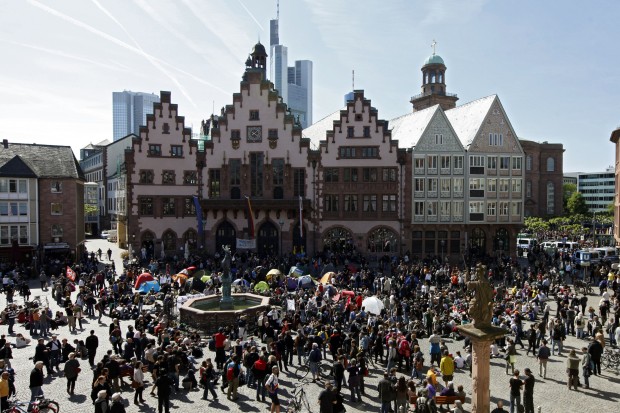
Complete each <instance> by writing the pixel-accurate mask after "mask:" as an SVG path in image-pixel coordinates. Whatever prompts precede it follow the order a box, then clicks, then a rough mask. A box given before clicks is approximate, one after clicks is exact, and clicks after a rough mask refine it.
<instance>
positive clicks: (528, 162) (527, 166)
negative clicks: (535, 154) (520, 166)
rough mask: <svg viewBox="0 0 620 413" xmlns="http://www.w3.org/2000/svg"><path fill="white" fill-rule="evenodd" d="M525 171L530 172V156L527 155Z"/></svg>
mask: <svg viewBox="0 0 620 413" xmlns="http://www.w3.org/2000/svg"><path fill="white" fill-rule="evenodd" d="M525 169H526V170H528V171H531V170H532V155H527V156H526V157H525Z"/></svg>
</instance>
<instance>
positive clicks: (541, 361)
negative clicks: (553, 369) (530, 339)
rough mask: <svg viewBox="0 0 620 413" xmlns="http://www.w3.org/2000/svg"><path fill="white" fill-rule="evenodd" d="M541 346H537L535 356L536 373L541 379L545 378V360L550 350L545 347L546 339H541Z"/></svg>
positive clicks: (547, 359) (547, 358) (549, 354)
mask: <svg viewBox="0 0 620 413" xmlns="http://www.w3.org/2000/svg"><path fill="white" fill-rule="evenodd" d="M541 343H542V344H541V346H540V347H539V348H538V353H536V358H537V359H538V367H539V370H538V375H539V376H540V377H542V378H543V379H546V378H547V362H548V361H549V357H550V356H551V350H550V349H549V347H547V340H545V339H543V340H542V342H541Z"/></svg>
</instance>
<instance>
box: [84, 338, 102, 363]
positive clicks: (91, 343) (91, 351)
mask: <svg viewBox="0 0 620 413" xmlns="http://www.w3.org/2000/svg"><path fill="white" fill-rule="evenodd" d="M84 345H85V346H86V349H87V350H88V362H89V363H90V365H91V366H94V365H95V356H96V354H97V347H99V338H98V337H97V336H96V335H95V330H90V336H88V337H86V341H85V342H84Z"/></svg>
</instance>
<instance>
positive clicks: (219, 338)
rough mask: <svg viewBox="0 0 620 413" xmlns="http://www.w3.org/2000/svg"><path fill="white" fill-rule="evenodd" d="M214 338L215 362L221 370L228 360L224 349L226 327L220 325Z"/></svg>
mask: <svg viewBox="0 0 620 413" xmlns="http://www.w3.org/2000/svg"><path fill="white" fill-rule="evenodd" d="M213 339H214V340H215V364H216V365H217V368H218V370H221V369H222V368H224V363H225V362H226V352H225V351H224V341H226V335H225V334H224V329H223V328H221V327H220V328H219V330H218V331H217V333H215V335H214V336H213Z"/></svg>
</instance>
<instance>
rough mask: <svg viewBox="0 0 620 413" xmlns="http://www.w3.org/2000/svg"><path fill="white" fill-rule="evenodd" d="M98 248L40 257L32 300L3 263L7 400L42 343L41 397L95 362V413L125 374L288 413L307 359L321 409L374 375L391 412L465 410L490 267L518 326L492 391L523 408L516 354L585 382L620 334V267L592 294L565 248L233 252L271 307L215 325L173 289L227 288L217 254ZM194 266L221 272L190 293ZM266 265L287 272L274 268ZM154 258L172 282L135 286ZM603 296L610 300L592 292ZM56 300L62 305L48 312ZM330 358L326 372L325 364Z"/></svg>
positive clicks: (108, 402)
mask: <svg viewBox="0 0 620 413" xmlns="http://www.w3.org/2000/svg"><path fill="white" fill-rule="evenodd" d="M106 255H107V254H106ZM110 258H111V257H110V256H108V261H110ZM100 259H101V255H100V254H94V253H90V254H89V253H85V254H84V256H82V257H81V260H80V262H79V263H68V264H70V265H69V266H70V267H71V272H68V271H67V270H66V267H65V266H64V265H63V266H56V267H55V268H53V267H48V268H44V269H43V270H42V271H41V272H40V273H39V274H38V276H37V277H38V282H40V286H41V289H40V293H39V297H38V298H37V299H36V300H34V299H33V300H31V294H30V288H32V282H36V281H34V280H28V279H24V277H23V276H22V275H20V273H19V271H17V270H14V271H9V270H7V271H5V272H4V274H3V289H4V293H5V296H6V303H7V304H6V307H5V308H4V310H3V311H2V313H1V315H0V317H1V319H2V323H3V324H6V325H7V326H8V336H5V335H3V336H2V338H1V339H0V363H1V364H0V371H2V376H1V377H0V401H1V403H2V406H1V407H0V409H1V410H5V409H6V408H7V407H8V400H9V397H10V396H11V395H12V394H14V392H15V389H14V385H13V384H12V383H14V370H13V369H14V368H16V366H11V359H12V352H13V351H29V349H28V348H29V347H30V348H32V347H34V349H33V350H30V351H32V361H33V363H34V368H33V369H32V371H31V373H30V382H29V387H30V390H31V401H34V400H35V399H36V398H37V397H38V396H42V395H44V394H45V388H46V386H47V384H46V381H45V375H47V376H48V377H56V378H57V377H59V376H60V375H62V377H64V379H65V380H66V390H67V394H68V395H69V400H71V399H72V398H73V397H74V396H75V391H76V390H75V384H76V382H77V381H78V380H80V378H81V377H82V376H87V377H86V379H87V380H89V381H91V382H92V386H90V388H91V391H90V399H91V401H92V402H93V405H94V407H95V412H96V413H107V412H108V410H111V411H112V412H113V413H120V412H123V411H124V409H125V407H124V404H123V400H122V397H121V391H122V390H123V389H124V390H127V389H128V388H131V389H133V395H134V397H133V399H134V400H133V402H134V403H135V404H136V405H141V404H143V403H148V401H147V400H148V399H145V397H144V394H145V393H147V394H150V395H156V396H157V404H158V411H159V413H161V412H162V411H165V412H166V413H168V412H169V409H170V399H171V397H173V395H174V394H177V393H182V392H184V391H193V390H198V389H199V388H202V389H203V394H202V397H203V398H204V399H205V400H208V399H209V396H211V402H212V403H219V398H218V387H220V389H221V390H222V391H224V392H225V394H226V396H227V398H228V399H229V400H230V401H233V402H234V401H236V400H237V399H238V397H239V393H238V392H239V389H240V387H242V386H247V387H248V388H251V389H252V392H254V389H255V398H256V401H257V402H265V400H266V396H269V400H270V405H271V406H270V409H271V412H272V413H273V412H278V413H279V411H280V399H279V392H280V389H281V386H280V380H287V379H289V378H290V379H291V380H296V379H295V376H294V374H293V373H294V372H295V371H296V367H299V366H301V365H305V364H306V363H307V365H308V368H309V370H310V376H309V377H311V380H312V382H315V383H318V384H319V385H321V386H323V390H322V391H321V392H320V394H319V397H318V400H314V401H311V403H313V404H315V403H316V404H317V405H318V406H319V408H320V412H321V413H342V412H343V411H344V410H345V404H347V405H351V406H353V407H356V406H358V405H359V404H360V403H364V402H370V403H372V402H371V400H370V399H369V397H368V393H367V392H368V390H369V387H368V381H369V377H372V376H375V377H377V379H378V385H377V387H376V389H373V390H377V391H378V395H379V401H380V410H381V413H390V412H398V413H401V412H406V411H408V410H413V411H415V412H418V413H423V412H436V411H438V401H441V402H446V401H447V403H449V404H450V406H451V408H452V411H453V412H455V413H459V412H463V411H465V409H466V406H465V404H466V403H465V401H466V398H467V395H466V393H465V391H464V386H463V384H461V383H459V380H461V381H462V380H468V379H469V377H470V375H471V369H472V353H471V351H472V350H471V343H470V341H469V339H468V338H467V337H464V336H462V335H461V334H460V333H459V330H458V328H457V327H458V326H460V325H465V324H469V323H471V322H472V319H471V316H470V311H469V310H470V308H469V306H470V302H471V293H470V292H469V291H468V288H467V286H468V283H469V282H470V281H471V280H475V279H476V277H480V276H481V275H480V274H482V273H484V277H488V279H489V280H490V282H491V283H492V284H493V285H494V287H495V289H494V294H493V297H492V302H493V310H492V324H493V325H495V326H497V327H500V328H503V329H505V330H506V336H504V337H501V338H499V339H497V340H496V341H495V342H494V343H493V344H492V345H491V346H490V348H489V353H490V356H491V358H496V359H499V360H502V361H503V363H502V364H503V366H504V367H505V373H506V375H507V376H508V377H509V378H508V387H509V392H507V394H506V395H496V397H498V398H505V399H506V400H507V401H508V404H509V410H510V412H511V413H513V412H515V411H519V410H518V409H519V408H520V407H519V406H521V405H523V407H524V408H525V412H534V387H535V383H536V377H535V374H534V373H533V371H532V370H535V369H534V365H532V366H531V369H530V368H529V367H528V368H526V369H524V371H523V374H521V372H520V371H519V370H518V369H516V368H515V365H516V362H517V358H518V357H528V356H529V355H530V353H531V354H532V357H535V360H536V361H533V362H532V363H537V364H538V365H539V369H538V375H539V377H540V378H542V379H544V378H546V374H547V363H548V361H549V360H550V359H551V358H557V357H563V358H565V363H566V371H567V376H566V377H565V378H564V380H565V382H566V384H567V387H568V389H573V390H578V389H579V388H580V387H583V388H586V389H587V388H589V387H590V385H595V383H591V382H590V376H591V375H600V374H601V356H602V354H603V351H604V348H605V347H606V346H610V345H615V344H617V343H618V340H620V327H619V316H620V311H619V308H620V307H619V304H620V303H619V300H618V297H619V288H620V287H619V285H618V284H619V281H620V278H619V276H618V274H617V273H616V271H614V270H611V269H609V268H603V267H601V268H597V269H596V271H593V272H592V273H593V274H594V273H596V274H597V275H596V276H597V278H599V279H600V280H603V279H604V280H605V284H604V285H603V286H602V287H601V289H600V291H599V293H600V294H599V298H596V297H594V296H590V297H589V299H588V297H587V296H585V295H583V294H577V292H576V291H575V289H574V288H573V285H572V284H573V282H574V277H576V276H578V273H575V274H573V272H572V271H571V270H570V269H571V266H570V258H569V255H568V254H561V253H558V254H556V255H552V256H549V255H547V254H543V255H533V259H531V260H530V262H529V263H528V264H527V265H524V266H520V265H519V262H517V261H515V260H510V259H508V258H504V259H502V260H495V259H488V258H487V259H482V260H481V261H480V262H478V263H477V265H465V264H464V263H461V265H450V264H448V263H447V261H445V260H442V259H441V258H439V257H432V258H431V257H429V258H428V259H411V258H409V257H408V256H403V257H398V258H386V259H382V260H381V261H380V262H379V265H378V266H372V267H371V266H369V265H368V263H367V262H365V261H364V260H363V259H362V258H361V257H353V256H325V257H317V258H316V259H312V260H310V259H307V258H300V257H295V256H288V257H269V258H260V257H257V256H256V255H251V254H250V255H248V254H237V255H235V256H234V259H233V264H232V268H231V272H233V273H234V275H233V279H238V278H242V279H245V280H246V281H247V285H249V286H250V288H252V286H254V285H256V283H257V282H259V281H263V280H264V281H266V282H267V283H268V285H269V289H268V290H267V291H265V292H264V294H266V295H269V296H270V298H271V300H270V302H271V304H272V310H271V311H266V312H264V313H262V314H259V315H258V316H257V317H256V318H255V319H247V318H246V317H243V318H239V319H238V320H237V322H236V323H235V324H233V325H228V326H222V327H221V328H220V329H219V330H218V331H216V332H207V333H208V334H206V332H201V331H194V330H192V329H191V328H188V326H183V325H180V324H179V323H178V319H177V316H176V313H175V311H174V308H175V306H174V303H175V299H176V296H178V295H182V294H185V293H203V292H206V293H219V292H220V287H221V284H220V278H219V277H218V272H220V271H221V268H220V262H219V257H218V256H215V257H209V258H204V259H202V258H199V257H190V258H189V259H183V258H181V259H179V258H178V257H177V259H176V260H172V261H158V260H155V259H153V257H148V256H143V257H142V259H136V260H134V261H133V262H128V263H127V265H126V267H125V268H123V270H122V271H119V272H120V274H117V272H116V271H115V268H114V266H113V264H112V263H111V262H110V263H108V264H107V265H106V264H105V263H104V262H102V261H100ZM483 264H486V265H484V266H483ZM190 265H191V266H193V267H194V268H195V269H199V270H204V271H207V272H208V273H210V274H212V277H211V280H210V283H209V284H208V285H207V286H205V287H204V290H200V291H191V288H192V287H191V286H192V284H191V283H189V284H188V285H187V286H185V285H184V286H183V287H181V286H180V285H179V284H176V283H175V281H174V279H173V277H171V275H172V274H175V273H176V272H178V271H180V270H181V269H183V268H187V267H189V266H190ZM293 266H295V267H298V268H305V270H306V272H307V273H309V274H311V275H312V276H313V278H315V279H316V280H318V279H320V278H321V276H322V275H324V274H325V272H326V270H333V274H332V276H331V277H329V278H328V279H327V281H324V283H321V282H316V283H312V284H311V285H303V286H295V287H294V288H291V287H290V286H291V284H290V283H288V282H287V281H288V277H289V276H287V274H288V268H290V267H293ZM567 266H568V267H569V271H567ZM270 268H277V269H280V270H281V272H282V273H283V275H282V276H271V277H265V272H266V271H265V269H270ZM143 272H151V273H152V274H153V276H154V278H155V279H157V280H159V281H160V288H161V289H160V291H159V292H155V291H150V292H147V293H146V294H140V293H138V292H136V291H135V290H134V288H133V287H134V280H135V278H136V276H137V275H138V274H141V273H143ZM476 272H477V273H478V275H476V274H475V273H476ZM48 274H49V276H48ZM70 274H72V275H73V277H71V276H68V275H70ZM189 275H190V276H191V274H189ZM29 281H31V282H29ZM24 285H25V286H27V288H26V287H24ZM205 290H206V291H205ZM16 292H17V293H19V294H21V298H19V299H18V298H17V297H16V296H15V293H16ZM369 297H375V298H376V300H375V301H374V302H373V306H372V308H370V307H368V308H366V305H365V304H364V303H365V300H366V299H367V298H369ZM593 300H599V301H598V303H597V305H596V306H594V305H592V304H591V303H592V301H593ZM50 301H53V302H55V306H56V307H57V308H58V309H57V310H55V311H52V307H53V306H52V305H50ZM553 302H555V305H554V307H555V308H554V309H552V303H553ZM86 319H88V320H89V322H92V321H94V320H97V322H99V323H102V322H105V323H106V324H107V325H108V332H107V334H106V335H105V336H103V337H98V336H97V333H96V331H95V330H92V331H90V332H87V331H86V328H85V327H86V326H85V323H84V321H85V320H86ZM19 325H23V326H25V327H26V329H25V330H24V331H23V333H22V332H19V333H18V332H16V327H17V326H19ZM211 333H213V334H211ZM568 335H573V336H575V337H576V338H577V339H579V340H582V341H583V346H582V348H581V350H580V353H581V354H580V355H578V354H577V352H576V351H575V350H574V349H571V350H570V351H569V352H567V351H565V349H564V347H563V342H564V340H565V339H566V337H567V336H568ZM80 336H84V338H83V339H82V338H79V337H80ZM66 337H71V338H66ZM30 341H32V345H30ZM526 344H527V351H526V353H525V356H520V355H519V353H518V351H517V347H518V346H520V348H521V349H525V345H526ZM533 360H534V359H533ZM326 363H327V364H328V365H329V366H330V367H329V371H330V372H331V373H330V375H329V378H326V377H325V375H324V374H322V371H321V369H322V366H323V365H324V364H326ZM85 367H90V368H91V370H92V376H90V375H89V374H88V373H86V372H85V371H83V370H82V369H83V368H85ZM18 369H20V370H21V368H18ZM281 372H286V373H287V375H286V378H284V377H281V376H280V373H281ZM457 372H459V373H463V374H458V375H456V374H455V373H457ZM581 379H583V383H582V382H581ZM148 387H150V390H148ZM343 391H344V392H343ZM347 391H348V393H349V394H345V393H347ZM440 404H441V403H440ZM499 404H500V405H498V406H497V408H496V409H495V410H494V411H496V412H501V411H504V410H503V402H501V403H499Z"/></svg>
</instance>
